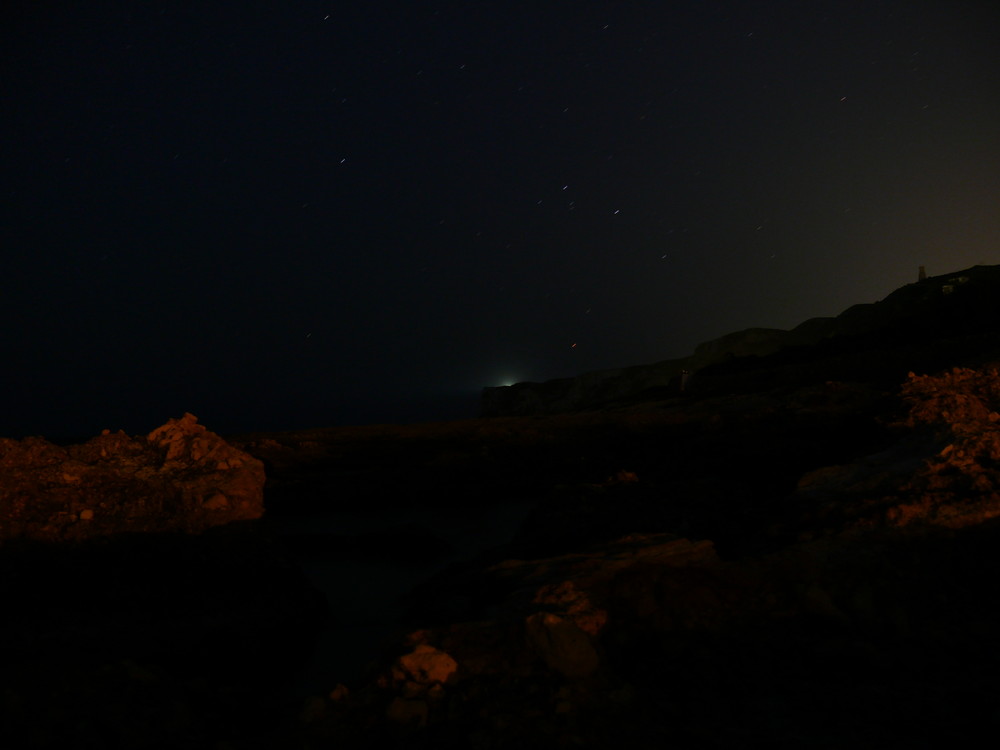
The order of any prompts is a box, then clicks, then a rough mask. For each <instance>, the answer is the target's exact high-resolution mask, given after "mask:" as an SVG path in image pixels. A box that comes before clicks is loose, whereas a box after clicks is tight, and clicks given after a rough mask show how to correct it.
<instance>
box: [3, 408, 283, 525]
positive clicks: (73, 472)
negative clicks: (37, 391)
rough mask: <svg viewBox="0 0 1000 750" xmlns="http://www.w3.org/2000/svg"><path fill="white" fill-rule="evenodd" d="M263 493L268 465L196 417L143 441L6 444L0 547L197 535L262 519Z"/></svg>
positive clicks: (111, 436) (111, 437)
mask: <svg viewBox="0 0 1000 750" xmlns="http://www.w3.org/2000/svg"><path fill="white" fill-rule="evenodd" d="M263 493H264V466H263V464H262V463H261V462H260V461H259V460H257V459H256V458H253V457H252V456H250V455H248V454H246V453H244V452H243V451H241V450H239V449H237V448H235V447H233V446H231V445H230V444H229V443H227V442H226V441H225V440H223V439H222V438H221V437H219V436H218V435H216V434H215V433H213V432H210V431H209V430H207V429H205V427H203V426H202V425H200V424H198V420H197V418H196V417H195V416H194V415H192V414H185V415H184V416H183V417H181V418H180V419H171V420H170V421H168V422H167V423H166V424H165V425H163V426H162V427H158V428H157V429H155V430H153V431H152V432H151V433H149V435H147V436H146V437H130V436H128V435H126V434H125V433H124V432H121V431H119V432H116V433H112V432H111V431H110V430H105V431H104V432H103V433H102V434H101V435H99V436H98V437H95V438H93V439H91V440H89V441H87V442H86V443H83V444H81V445H72V446H68V447H63V446H59V445H55V444H53V443H50V442H48V441H47V440H44V439H43V438H40V437H29V438H25V439H24V440H11V439H6V438H3V439H0V541H2V540H9V539H14V538H28V539H36V540H46V541H66V540H80V539H86V538H90V537H95V536H104V535H108V534H115V533H121V532H148V531H185V532H195V533H197V532H202V531H204V530H206V529H208V528H211V527H213V526H219V525H222V524H226V523H230V522H232V521H241V520H250V519H255V518H259V517H260V516H261V515H262V514H263V512H264V494H263Z"/></svg>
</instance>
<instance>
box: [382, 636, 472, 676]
mask: <svg viewBox="0 0 1000 750" xmlns="http://www.w3.org/2000/svg"><path fill="white" fill-rule="evenodd" d="M457 669H458V664H457V663H456V662H455V660H454V659H453V658H451V657H450V656H449V655H448V654H446V653H445V652H443V651H439V650H438V649H436V648H434V647H433V646H430V645H428V644H426V643H421V644H420V645H418V646H417V647H416V648H414V649H413V651H411V652H410V653H408V654H404V655H403V656H401V657H399V659H398V660H397V661H396V664H395V665H394V666H393V670H392V677H393V682H396V683H400V682H404V683H405V682H414V683H417V684H418V685H434V684H441V683H444V682H447V681H448V678H450V677H451V676H452V675H453V674H455V671H456V670H457Z"/></svg>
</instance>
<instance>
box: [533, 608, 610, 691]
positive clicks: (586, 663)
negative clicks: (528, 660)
mask: <svg viewBox="0 0 1000 750" xmlns="http://www.w3.org/2000/svg"><path fill="white" fill-rule="evenodd" d="M525 636H526V637H527V639H528V643H529V645H530V646H531V648H532V649H533V650H534V651H535V653H536V654H537V655H538V656H539V657H541V659H542V660H543V661H544V662H545V663H546V664H547V665H548V666H549V667H550V668H551V669H553V670H555V671H556V672H558V673H559V674H561V675H563V676H564V677H587V676H589V675H591V674H593V673H594V672H596V671H597V668H598V666H599V665H600V661H601V660H600V656H598V653H597V649H595V648H594V644H593V642H592V641H591V639H590V636H588V635H587V634H586V633H584V632H583V631H582V630H580V628H578V627H577V626H576V625H575V624H574V623H573V622H572V621H570V620H565V619H563V618H562V617H559V616H558V615H554V614H552V613H550V612H538V613H536V614H533V615H531V616H530V617H529V618H528V619H527V621H526V622H525Z"/></svg>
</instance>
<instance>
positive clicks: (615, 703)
mask: <svg viewBox="0 0 1000 750" xmlns="http://www.w3.org/2000/svg"><path fill="white" fill-rule="evenodd" d="M998 394H1000V374H998V372H997V370H996V369H995V368H992V367H983V368H978V369H973V368H964V369H957V370H950V371H947V372H944V373H941V374H938V375H934V376H912V377H910V378H908V379H907V380H906V382H905V383H904V384H902V387H901V388H897V389H896V391H895V395H893V396H888V395H885V397H877V396H875V395H874V394H873V392H872V389H871V387H870V386H865V385H861V384H853V385H852V384H844V383H835V382H828V383H825V384H824V385H822V386H808V387H804V388H799V389H785V388H781V389H776V390H773V391H768V392H755V393H753V394H748V395H738V396H732V397H726V398H721V397H713V398H709V399H698V400H692V401H691V402H690V403H688V405H686V406H684V407H683V409H682V412H683V414H681V413H676V412H670V411H669V410H667V412H666V414H667V415H669V416H665V415H664V413H662V412H656V414H658V417H657V418H662V419H663V420H664V421H663V422H661V423H659V424H658V426H657V430H658V431H656V432H651V433H649V434H645V433H643V432H642V429H645V428H648V427H649V426H650V425H652V424H654V423H655V422H656V418H654V412H647V413H646V417H647V419H648V422H647V423H646V425H645V427H642V428H641V427H640V422H638V421H630V419H631V420H634V419H635V417H634V414H633V413H631V412H629V413H628V415H631V416H628V415H625V414H623V415H622V418H621V421H620V422H619V428H618V432H617V434H614V433H613V432H611V431H610V430H609V432H607V433H603V432H595V433H594V434H592V435H591V436H590V439H591V440H592V441H593V442H588V441H586V440H583V439H581V441H580V442H579V443H577V444H575V445H574V448H575V449H576V450H577V451H579V452H585V454H586V455H588V456H596V455H600V450H612V449H613V447H617V446H622V445H625V446H626V448H625V450H626V451H627V452H630V453H631V455H632V456H633V458H634V461H633V463H631V464H630V469H629V470H625V471H620V472H618V473H616V474H612V475H610V476H608V477H607V479H606V480H605V481H603V482H600V483H578V484H577V485H576V486H572V485H569V484H563V485H560V486H559V487H554V488H552V490H551V492H550V494H549V495H548V496H547V497H546V498H543V500H542V502H541V503H540V505H539V508H540V512H539V513H537V514H535V515H534V516H532V517H530V518H529V519H528V522H527V524H526V529H525V531H524V533H523V534H522V535H521V536H520V538H519V539H517V540H515V541H514V543H512V544H511V545H510V546H509V547H507V548H505V549H504V550H499V551H497V552H496V554H501V553H502V552H506V553H507V554H508V555H509V557H508V558H507V559H497V558H495V557H494V559H492V560H490V559H488V558H484V559H483V560H482V561H481V562H480V563H479V564H472V565H466V566H462V567H456V568H453V569H450V570H447V571H445V572H443V573H442V574H440V575H439V576H437V577H436V578H434V579H432V580H430V581H428V582H427V583H426V584H424V585H423V586H421V587H419V588H418V589H417V590H415V591H414V592H413V597H412V602H411V609H410V612H409V616H408V618H407V619H406V621H405V623H407V624H409V625H410V626H411V629H410V630H409V631H408V632H407V634H406V635H405V636H402V637H401V643H400V647H399V650H398V651H396V652H395V653H387V654H386V656H385V658H384V659H383V660H382V664H383V667H382V672H381V675H380V676H377V677H373V678H372V681H371V682H368V683H365V684H363V685H360V686H357V687H354V688H353V689H352V690H351V691H350V692H349V693H344V692H343V691H340V692H336V694H335V695H334V694H331V696H330V697H329V698H322V699H317V701H316V702H315V703H314V704H313V705H312V707H311V709H312V710H311V712H310V715H309V718H308V721H304V723H303V733H304V736H305V737H307V738H308V739H309V741H310V742H311V743H312V746H315V747H334V746H336V747H379V746H385V745H386V743H390V744H393V743H395V745H396V746H399V747H432V746H433V747H442V746H443V747H447V746H462V747H470V748H504V747H594V748H600V747H611V746H629V747H666V746H676V747H726V748H728V747H762V746H772V745H774V746H787V747H800V746H825V747H847V746H851V747H853V746H859V747H882V746H897V745H899V744H906V745H907V746H915V747H934V746H938V745H941V744H942V743H944V744H947V743H948V742H956V741H957V742H962V743H966V742H973V741H974V739H975V737H976V736H977V734H981V733H982V732H984V731H986V732H992V731H996V730H997V729H998V728H1000V727H998V724H1000V720H998V718H997V714H996V711H995V702H996V701H997V700H1000V693H998V692H997V690H996V687H995V681H994V677H993V675H994V674H995V672H996V670H997V669H1000V652H998V651H997V649H996V647H995V645H994V643H993V641H994V633H995V631H996V629H997V628H1000V606H998V605H997V604H996V601H995V597H994V596H992V594H991V593H989V592H991V591H992V589H993V588H994V583H995V579H996V577H997V576H998V575H1000V555H998V554H997V552H996V550H997V549H998V544H997V541H998V539H1000V525H998V523H1000V521H998V519H997V518H996V517H995V516H996V514H995V512H994V508H995V503H996V491H995V489H994V488H995V485H996V483H997V482H998V481H1000V480H998V479H997V465H998V463H997V462H998V454H997V451H996V450H995V446H996V444H997V441H996V439H995V436H996V432H997V425H998V424H1000V418H998V417H997V416H996V414H997V406H998V405H1000V398H998ZM678 408H680V407H678ZM873 410H874V411H873ZM863 415H867V416H864V419H866V420H869V421H871V422H872V423H875V424H876V425H877V429H876V432H877V433H878V434H879V437H878V438H877V439H873V438H872V437H871V436H868V437H864V435H863V431H862V430H860V429H859V426H860V425H861V424H862V422H859V421H857V420H858V418H859V417H861V416H863ZM552 419H557V418H552ZM671 420H672V424H673V427H674V428H676V430H675V431H674V432H671V430H670V429H666V426H667V425H668V424H671ZM685 420H688V421H687V422H685ZM526 424H531V425H534V426H535V427H536V428H539V427H538V425H539V424H540V423H539V422H536V421H526ZM574 424H576V426H577V431H578V432H579V431H580V430H581V426H582V425H584V424H593V423H587V422H580V421H578V422H575V423H574ZM606 426H607V425H605V427H606ZM598 435H600V437H599V438H598V437H597V436H598ZM653 435H655V438H654V437H653ZM598 446H600V449H598ZM643 446H645V447H647V448H649V449H651V452H650V453H648V454H647V455H645V456H643V455H642V453H641V451H640V450H639V448H640V447H643ZM871 448H876V450H871ZM552 455H555V454H552ZM838 455H839V456H840V460H839V461H837V462H830V460H829V459H831V458H833V457H834V456H838ZM824 458H826V459H827V461H826V463H823V459H824ZM658 461H659V462H660V463H663V464H666V465H668V466H669V471H665V472H664V473H663V474H657V473H656V470H655V469H656V465H657V462H658ZM633 468H634V471H633V470H632V469H633ZM756 472H759V473H756ZM696 477H700V478H701V479H700V481H697V482H696V481H695V478H696ZM796 477H797V481H795V478H796ZM787 480H791V481H790V482H789V483H787V484H786V481H787ZM628 524H632V525H634V526H635V527H636V528H637V529H641V530H643V531H646V532H647V533H635V534H629V535H626V536H623V537H618V538H613V539H610V540H609V539H608V536H607V535H608V534H612V533H616V532H617V531H618V530H620V529H621V528H622V526H623V525H628ZM684 524H687V525H689V526H690V527H692V528H697V529H700V530H702V531H704V532H705V534H706V536H707V537H708V538H711V537H712V536H714V535H715V533H716V532H718V533H719V536H720V537H722V538H726V539H727V543H726V544H725V545H720V546H718V548H717V547H716V545H713V543H712V542H711V541H709V540H708V539H707V538H702V539H700V540H697V539H693V538H690V537H688V538H685V537H683V536H680V535H678V534H671V533H667V532H666V530H667V529H670V528H671V527H674V528H679V527H680V526H682V525H684ZM656 526H659V528H660V529H661V530H663V531H661V532H660V533H648V532H649V530H650V529H651V528H652V527H656ZM602 534H603V535H604V536H602ZM740 535H742V536H744V537H750V538H753V539H754V540H756V541H755V542H754V543H746V542H741V541H739V537H740ZM734 540H735V541H736V542H737V543H735V544H734ZM546 548H548V549H556V550H559V552H557V553H556V554H547V555H546V554H536V553H537V552H540V551H543V550H545V549H546ZM717 549H718V551H717ZM519 551H520V552H528V553H529V554H524V555H519V554H517V553H518V552H519ZM511 553H514V554H511ZM408 662H412V663H414V664H426V665H428V666H427V667H426V668H424V669H423V670H422V671H421V669H419V668H413V669H410V670H406V669H405V668H403V666H402V665H404V664H406V663H408ZM432 669H440V679H434V680H431V679H427V678H425V677H419V676H417V677H414V676H415V675H421V674H429V673H430V671H431V670H432Z"/></svg>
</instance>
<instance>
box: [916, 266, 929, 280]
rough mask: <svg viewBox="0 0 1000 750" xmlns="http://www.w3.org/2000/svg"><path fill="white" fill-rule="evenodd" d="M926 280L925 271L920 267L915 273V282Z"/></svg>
mask: <svg viewBox="0 0 1000 750" xmlns="http://www.w3.org/2000/svg"><path fill="white" fill-rule="evenodd" d="M926 278H927V271H926V270H925V269H924V267H923V266H920V270H919V271H918V272H917V281H924V280H925V279H926Z"/></svg>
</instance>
